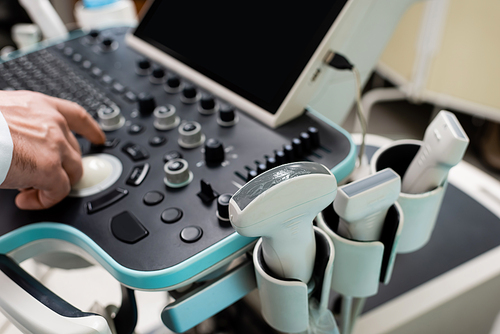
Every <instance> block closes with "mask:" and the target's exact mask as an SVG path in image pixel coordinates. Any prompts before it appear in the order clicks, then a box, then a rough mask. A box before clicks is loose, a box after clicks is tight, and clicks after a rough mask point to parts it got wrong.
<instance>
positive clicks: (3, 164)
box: [0, 111, 14, 185]
mask: <svg viewBox="0 0 500 334" xmlns="http://www.w3.org/2000/svg"><path fill="white" fill-rule="evenodd" d="M13 150H14V144H13V143H12V138H11V136H10V130H9V126H8V125H7V122H6V121H5V118H4V117H3V115H2V112H1V111H0V185H1V184H2V183H3V181H4V180H5V177H6V176H7V173H8V171H9V168H10V164H11V162H12V153H13Z"/></svg>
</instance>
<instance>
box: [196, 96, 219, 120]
mask: <svg viewBox="0 0 500 334" xmlns="http://www.w3.org/2000/svg"><path fill="white" fill-rule="evenodd" d="M215 106H216V104H215V99H214V98H213V96H212V95H204V96H202V98H201V100H200V107H199V108H198V110H199V112H200V114H202V115H211V114H213V113H214V112H215Z"/></svg>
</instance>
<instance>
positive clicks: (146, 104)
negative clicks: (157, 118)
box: [137, 93, 156, 116]
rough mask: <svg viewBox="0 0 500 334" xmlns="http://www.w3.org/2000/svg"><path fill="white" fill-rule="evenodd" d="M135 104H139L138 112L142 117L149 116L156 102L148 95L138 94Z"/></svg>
mask: <svg viewBox="0 0 500 334" xmlns="http://www.w3.org/2000/svg"><path fill="white" fill-rule="evenodd" d="M137 103H138V104H139V112H140V113H141V115H142V116H149V115H151V114H152V113H153V111H154V110H155V108H156V101H155V98H154V96H153V95H151V94H150V93H140V94H139V96H137Z"/></svg>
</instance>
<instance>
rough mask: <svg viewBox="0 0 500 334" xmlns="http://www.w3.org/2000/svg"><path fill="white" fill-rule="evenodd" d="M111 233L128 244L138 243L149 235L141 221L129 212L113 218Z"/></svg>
mask: <svg viewBox="0 0 500 334" xmlns="http://www.w3.org/2000/svg"><path fill="white" fill-rule="evenodd" d="M111 232H112V233H113V235H114V236H115V238H117V239H118V240H120V241H123V242H126V243H128V244H133V243H136V242H137V241H139V240H141V239H142V238H144V237H146V236H147V235H148V234H149V232H148V230H146V228H145V227H144V226H143V225H142V224H141V223H140V222H139V220H138V219H137V218H136V217H135V216H134V215H132V214H131V213H130V212H128V211H124V212H122V213H120V214H118V215H116V216H114V217H113V218H111Z"/></svg>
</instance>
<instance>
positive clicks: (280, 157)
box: [274, 151, 286, 165]
mask: <svg viewBox="0 0 500 334" xmlns="http://www.w3.org/2000/svg"><path fill="white" fill-rule="evenodd" d="M274 158H275V159H276V164H277V165H283V164H284V163H286V156H285V152H283V151H276V153H275V154H274Z"/></svg>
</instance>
